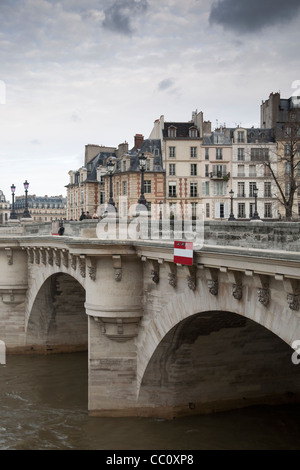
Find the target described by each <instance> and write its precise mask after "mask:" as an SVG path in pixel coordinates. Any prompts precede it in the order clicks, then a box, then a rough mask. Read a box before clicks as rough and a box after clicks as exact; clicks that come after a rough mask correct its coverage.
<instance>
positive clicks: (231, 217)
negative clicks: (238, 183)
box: [228, 189, 235, 220]
mask: <svg viewBox="0 0 300 470" xmlns="http://www.w3.org/2000/svg"><path fill="white" fill-rule="evenodd" d="M229 194H230V214H229V219H228V220H235V217H234V214H233V195H234V191H232V189H231V190H230V191H229Z"/></svg>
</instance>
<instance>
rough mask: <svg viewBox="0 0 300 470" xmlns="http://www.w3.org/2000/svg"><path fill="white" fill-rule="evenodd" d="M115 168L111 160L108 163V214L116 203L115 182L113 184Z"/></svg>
mask: <svg viewBox="0 0 300 470" xmlns="http://www.w3.org/2000/svg"><path fill="white" fill-rule="evenodd" d="M114 167H115V164H114V162H113V161H112V160H110V161H109V162H108V163H107V171H108V174H109V200H108V207H107V209H106V210H107V211H108V212H109V209H110V206H113V207H115V202H114V199H113V182H112V175H113V172H114Z"/></svg>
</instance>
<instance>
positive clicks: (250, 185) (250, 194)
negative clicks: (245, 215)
mask: <svg viewBox="0 0 300 470" xmlns="http://www.w3.org/2000/svg"><path fill="white" fill-rule="evenodd" d="M255 188H256V183H255V182H251V183H249V197H254V189H255Z"/></svg>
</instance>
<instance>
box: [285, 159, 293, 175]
mask: <svg viewBox="0 0 300 470" xmlns="http://www.w3.org/2000/svg"><path fill="white" fill-rule="evenodd" d="M284 174H285V175H290V174H291V163H290V162H286V164H285V169H284Z"/></svg>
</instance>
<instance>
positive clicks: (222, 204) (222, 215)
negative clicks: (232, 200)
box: [220, 202, 224, 219]
mask: <svg viewBox="0 0 300 470" xmlns="http://www.w3.org/2000/svg"><path fill="white" fill-rule="evenodd" d="M220 218H221V219H223V218H224V203H223V202H221V203H220Z"/></svg>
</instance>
